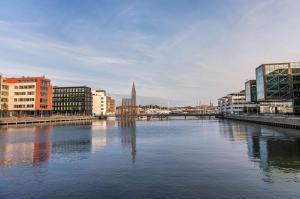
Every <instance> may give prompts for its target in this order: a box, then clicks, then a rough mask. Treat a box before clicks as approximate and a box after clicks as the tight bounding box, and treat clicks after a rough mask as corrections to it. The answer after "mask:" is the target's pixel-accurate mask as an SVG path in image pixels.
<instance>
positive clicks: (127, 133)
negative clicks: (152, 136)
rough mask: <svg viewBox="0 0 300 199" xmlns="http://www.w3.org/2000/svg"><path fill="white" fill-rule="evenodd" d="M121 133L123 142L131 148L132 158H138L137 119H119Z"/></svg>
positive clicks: (133, 159) (133, 160)
mask: <svg viewBox="0 0 300 199" xmlns="http://www.w3.org/2000/svg"><path fill="white" fill-rule="evenodd" d="M118 126H119V128H120V133H121V142H122V145H123V146H124V147H130V148H131V159H132V162H133V163H135V160H136V151H137V150H136V121H135V119H128V118H122V119H120V120H118Z"/></svg>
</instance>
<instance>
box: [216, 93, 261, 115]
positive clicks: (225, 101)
mask: <svg viewBox="0 0 300 199" xmlns="http://www.w3.org/2000/svg"><path fill="white" fill-rule="evenodd" d="M257 109H258V105H257V104H256V103H252V102H247V101H246V96H245V90H242V91H240V92H236V93H230V94H228V95H226V96H224V97H222V98H220V99H218V110H219V113H222V114H242V113H249V112H255V113H256V112H257Z"/></svg>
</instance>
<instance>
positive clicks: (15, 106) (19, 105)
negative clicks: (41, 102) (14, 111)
mask: <svg viewBox="0 0 300 199" xmlns="http://www.w3.org/2000/svg"><path fill="white" fill-rule="evenodd" d="M33 107H34V104H16V105H14V108H33Z"/></svg>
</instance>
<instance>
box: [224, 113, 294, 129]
mask: <svg viewBox="0 0 300 199" xmlns="http://www.w3.org/2000/svg"><path fill="white" fill-rule="evenodd" d="M224 118H225V119H232V120H239V121H246V122H253V123H257V124H265V125H270V126H278V127H284V128H294V129H300V117H293V116H275V115H274V116H270V115H224Z"/></svg>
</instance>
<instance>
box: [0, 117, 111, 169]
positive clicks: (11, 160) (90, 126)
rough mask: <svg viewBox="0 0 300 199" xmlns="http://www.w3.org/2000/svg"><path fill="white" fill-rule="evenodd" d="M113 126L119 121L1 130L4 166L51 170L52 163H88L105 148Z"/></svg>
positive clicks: (0, 156)
mask: <svg viewBox="0 0 300 199" xmlns="http://www.w3.org/2000/svg"><path fill="white" fill-rule="evenodd" d="M113 126H115V121H109V122H106V121H96V122H80V123H78V122H76V123H71V124H70V123H62V124H56V125H52V124H47V125H42V126H19V127H17V126H10V127H8V128H1V129H0V130H1V133H0V166H5V167H10V166H27V165H33V166H39V165H43V166H47V162H48V161H49V160H50V159H64V160H71V159H86V158H88V157H89V155H90V153H91V152H93V153H94V152H98V151H101V150H103V149H104V148H105V146H106V144H107V136H106V129H107V127H113ZM54 128H55V130H54ZM66 128H68V129H66ZM70 128H71V130H70Z"/></svg>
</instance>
